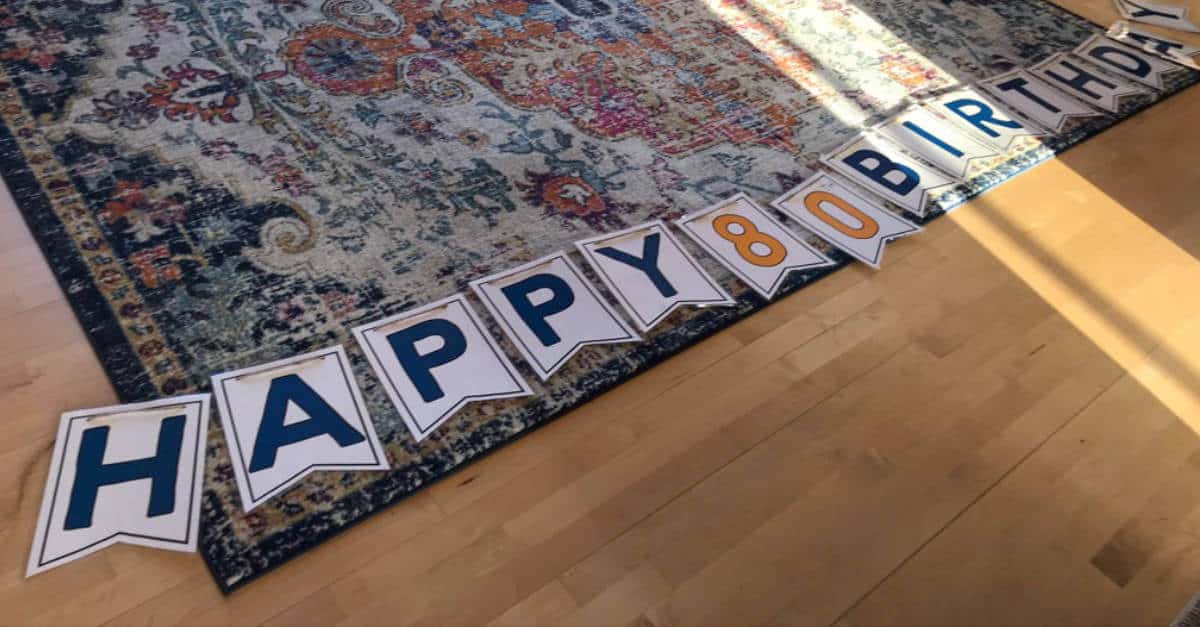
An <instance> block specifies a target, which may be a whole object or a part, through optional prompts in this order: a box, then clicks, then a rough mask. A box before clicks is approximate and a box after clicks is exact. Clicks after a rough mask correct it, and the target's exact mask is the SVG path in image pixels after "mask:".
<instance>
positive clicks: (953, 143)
mask: <svg viewBox="0 0 1200 627" xmlns="http://www.w3.org/2000/svg"><path fill="white" fill-rule="evenodd" d="M873 131H874V132H875V133H876V134H877V135H878V136H880V137H882V138H884V139H886V140H888V141H890V142H892V143H893V144H896V145H897V146H899V147H900V148H901V149H903V150H906V151H908V152H910V153H912V154H915V155H917V156H919V157H921V158H922V159H924V160H925V161H926V162H928V163H929V164H931V165H933V166H935V167H937V168H938V169H939V170H941V171H942V172H945V173H947V174H949V175H950V176H953V177H955V178H960V179H961V178H965V177H966V176H967V172H969V171H970V170H971V165H972V164H973V163H975V162H977V161H979V160H980V159H987V158H989V157H994V156H995V155H996V154H997V152H998V151H997V150H996V148H995V147H994V146H992V145H990V144H985V143H982V142H979V141H976V140H975V139H973V138H971V137H970V136H968V135H967V134H966V133H964V132H962V131H960V130H959V127H958V126H956V125H955V124H954V123H952V122H951V121H950V120H947V119H946V118H944V117H942V116H940V115H938V114H935V113H934V112H932V111H930V110H928V109H925V108H923V107H909V108H908V109H905V110H904V111H901V112H900V113H899V114H897V115H896V116H895V117H893V118H892V119H890V120H888V121H886V122H884V123H883V124H881V125H879V126H877V127H875V128H874V129H873Z"/></svg>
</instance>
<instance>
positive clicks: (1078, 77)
mask: <svg viewBox="0 0 1200 627" xmlns="http://www.w3.org/2000/svg"><path fill="white" fill-rule="evenodd" d="M1059 65H1061V66H1062V67H1065V68H1067V69H1068V70H1073V71H1074V72H1075V78H1067V77H1065V76H1063V75H1061V74H1058V73H1056V72H1054V71H1050V70H1047V71H1046V76H1049V77H1050V78H1053V79H1054V80H1056V81H1058V82H1060V83H1062V84H1064V85H1068V86H1070V87H1074V88H1075V90H1076V91H1078V92H1079V93H1082V94H1087V95H1088V96H1090V97H1092V98H1094V99H1096V100H1099V99H1100V98H1102V97H1103V96H1101V95H1100V94H1097V93H1096V92H1093V91H1090V90H1089V89H1088V85H1090V84H1092V83H1098V84H1100V85H1104V86H1105V87H1107V88H1108V89H1116V88H1117V86H1116V85H1114V84H1112V83H1110V82H1108V81H1106V80H1104V79H1103V78H1100V77H1099V76H1096V75H1095V74H1092V73H1090V72H1088V71H1087V70H1085V69H1083V68H1081V67H1079V66H1078V65H1075V64H1074V63H1071V62H1070V61H1060V62H1059Z"/></svg>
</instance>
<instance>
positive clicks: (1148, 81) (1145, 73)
mask: <svg viewBox="0 0 1200 627" xmlns="http://www.w3.org/2000/svg"><path fill="white" fill-rule="evenodd" d="M1075 54H1076V55H1078V56H1081V57H1083V58H1085V59H1087V60H1088V61H1091V62H1092V63H1094V64H1096V65H1098V66H1100V67H1101V68H1104V69H1105V70H1108V71H1110V72H1113V73H1115V74H1119V75H1121V76H1123V77H1125V78H1127V79H1129V80H1131V81H1135V82H1138V83H1141V84H1143V85H1146V86H1148V87H1153V88H1154V89H1165V88H1166V86H1167V78H1168V77H1169V76H1170V75H1172V74H1176V73H1182V72H1186V71H1187V70H1186V69H1184V68H1181V67H1179V66H1178V65H1176V64H1174V63H1170V62H1168V61H1164V60H1163V59H1160V58H1158V57H1157V56H1155V55H1152V54H1149V53H1146V52H1142V51H1141V50H1138V49H1137V48H1131V47H1129V46H1126V45H1125V44H1122V43H1117V42H1116V41H1113V40H1112V39H1109V38H1108V37H1105V36H1103V35H1093V36H1092V37H1091V38H1089V39H1088V40H1087V41H1085V42H1083V43H1082V44H1080V45H1079V47H1078V48H1076V49H1075Z"/></svg>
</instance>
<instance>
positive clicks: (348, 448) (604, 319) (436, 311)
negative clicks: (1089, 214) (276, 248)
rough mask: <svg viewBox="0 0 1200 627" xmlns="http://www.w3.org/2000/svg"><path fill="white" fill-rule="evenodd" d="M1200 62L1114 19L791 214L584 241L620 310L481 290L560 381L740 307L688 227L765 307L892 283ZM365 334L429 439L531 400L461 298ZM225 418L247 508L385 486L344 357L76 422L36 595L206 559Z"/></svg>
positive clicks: (1127, 0)
mask: <svg viewBox="0 0 1200 627" xmlns="http://www.w3.org/2000/svg"><path fill="white" fill-rule="evenodd" d="M1115 2H1116V3H1117V5H1118V7H1119V8H1120V10H1121V12H1122V15H1124V16H1125V18H1126V19H1128V20H1134V21H1139V22H1145V23H1149V24H1154V25H1158V26H1171V27H1173V28H1179V29H1181V30H1192V31H1195V30H1196V27H1195V26H1194V25H1192V24H1191V22H1190V21H1189V20H1188V15H1187V11H1186V9H1181V8H1179V7H1171V6H1168V5H1161V4H1151V3H1146V2H1133V1H1131V0H1115ZM1198 60H1200V49H1197V48H1195V47H1191V46H1188V45H1185V44H1183V43H1180V42H1176V41H1173V40H1171V39H1166V38H1163V37H1160V36H1158V35H1155V34H1153V33H1151V32H1147V31H1144V30H1141V29H1139V28H1137V27H1134V26H1131V25H1130V24H1128V23H1127V22H1118V23H1117V24H1115V25H1114V26H1113V27H1112V28H1111V29H1110V30H1109V31H1108V33H1107V35H1106V36H1101V35H1097V36H1095V37H1092V38H1091V39H1089V40H1087V41H1086V42H1084V43H1083V44H1081V45H1080V46H1079V47H1078V48H1076V49H1075V50H1073V51H1072V52H1070V53H1060V54H1057V55H1054V56H1052V57H1050V58H1048V59H1046V60H1044V61H1042V62H1041V63H1038V64H1036V65H1034V66H1033V67H1030V68H1026V69H1017V70H1013V71H1010V72H1007V73H1005V74H1002V75H1000V76H996V77H993V78H990V79H987V80H984V81H980V82H978V83H976V84H975V85H974V86H959V87H956V88H953V89H950V90H948V91H944V92H941V93H938V94H934V95H930V96H926V97H923V98H921V99H919V100H918V101H915V102H910V103H909V104H908V106H906V107H905V108H904V109H903V110H901V111H900V112H899V113H897V114H896V115H894V116H893V117H891V118H890V119H888V120H886V121H885V122H883V123H881V124H878V125H875V126H872V127H870V128H866V129H864V130H863V131H862V132H861V133H860V134H859V135H858V136H857V137H855V138H854V139H853V140H851V141H849V142H847V143H845V144H843V145H841V146H839V147H837V148H835V149H834V150H832V151H830V152H829V153H828V154H826V155H825V156H824V157H823V158H822V160H821V163H822V164H823V167H824V170H821V171H818V173H816V174H815V175H813V176H811V177H809V178H808V179H807V180H806V181H805V182H804V183H803V184H801V185H799V186H798V187H796V188H794V189H792V190H790V191H788V192H787V193H785V194H783V195H782V196H780V197H779V198H777V199H776V200H774V201H773V202H772V203H771V207H772V208H773V210H774V211H772V210H771V209H768V208H764V207H762V206H759V205H758V204H756V203H755V202H754V201H753V200H751V199H750V198H749V197H748V196H746V195H744V194H736V195H734V196H733V197H731V198H727V199H725V200H723V201H721V202H718V203H716V204H714V205H712V206H711V207H708V208H705V209H702V210H699V211H695V212H692V213H688V214H686V215H684V216H683V217H681V218H679V219H678V220H676V221H675V222H674V223H673V224H672V225H668V224H667V223H664V222H662V221H654V222H648V223H646V224H642V225H639V226H635V227H633V228H629V229H625V230H623V231H619V232H615V233H607V234H604V235H599V236H596V237H591V238H588V239H584V240H580V241H578V242H576V243H575V247H576V249H577V251H578V253H579V254H580V255H581V256H582V258H583V259H584V260H585V261H586V262H587V264H588V265H589V266H590V267H591V269H592V270H593V271H594V274H595V276H596V277H598V279H599V281H600V283H602V285H603V287H604V288H606V289H607V291H608V292H609V293H610V294H611V295H612V296H613V297H614V299H615V300H616V304H615V305H614V304H613V303H610V302H609V301H608V299H607V298H605V296H604V295H603V294H602V293H601V291H600V290H599V289H598V287H597V285H595V284H594V283H593V282H592V281H590V280H589V279H588V278H587V276H586V275H585V274H584V272H583V270H582V269H581V268H580V266H578V265H577V264H576V263H575V262H574V261H572V259H571V257H570V256H569V254H568V252H567V251H559V252H555V253H553V254H550V255H547V256H545V257H542V258H541V259H537V260H534V261H531V262H529V263H527V264H524V265H522V266H519V267H516V268H511V269H509V270H506V271H503V272H499V273H497V274H493V275H491V276H487V277H483V278H480V279H477V280H475V281H473V282H471V284H470V287H471V291H472V292H473V293H474V295H475V296H476V297H477V298H478V299H479V301H480V302H482V304H483V306H484V309H485V310H486V311H487V313H488V314H489V315H490V316H491V317H492V318H493V319H494V320H495V321H496V322H497V323H498V326H499V328H500V329H501V330H502V331H503V334H504V336H505V337H506V339H507V340H508V341H509V342H511V344H512V345H513V346H514V347H515V348H516V349H517V350H518V352H519V353H520V355H521V357H522V359H523V360H524V361H525V363H526V364H528V366H529V367H530V368H531V369H532V370H533V371H534V372H535V373H536V374H537V376H538V377H540V378H541V379H542V380H546V379H549V378H550V377H552V376H554V374H555V372H557V371H558V370H559V369H560V368H561V367H562V366H563V365H564V364H565V363H567V361H568V360H570V359H571V358H572V357H573V356H574V355H575V354H576V353H578V352H579V351H580V350H581V349H583V348H584V347H586V346H590V345H594V344H614V343H624V342H639V341H641V336H640V334H639V333H646V332H649V331H651V330H652V329H653V328H654V327H655V326H656V325H658V324H660V323H661V322H662V321H663V320H665V319H666V318H667V317H668V316H669V315H670V314H671V313H672V312H673V311H675V310H676V309H678V308H680V307H725V306H731V305H733V304H734V300H733V299H732V298H731V297H730V295H729V294H728V293H727V292H726V291H725V290H724V289H723V288H722V287H721V285H720V284H719V283H718V282H717V281H716V280H714V279H713V278H712V277H711V276H709V275H708V273H706V272H705V271H704V269H703V268H702V266H701V265H700V263H699V262H698V261H697V259H696V258H695V257H694V256H693V254H692V253H691V252H689V251H688V249H687V248H685V247H684V245H683V243H682V241H681V240H680V239H678V238H677V237H676V235H675V234H674V233H673V231H672V227H674V229H675V230H677V231H678V232H680V233H682V234H683V235H685V236H686V237H687V238H688V239H689V240H691V241H692V242H694V243H695V244H697V245H698V247H699V248H700V249H702V250H703V251H704V252H705V253H706V254H707V255H709V256H711V257H712V258H713V259H715V260H716V261H717V262H719V263H720V264H721V265H723V266H724V267H725V268H727V269H728V270H729V271H730V272H732V273H733V274H734V275H736V276H737V278H738V279H739V280H741V281H742V282H743V283H745V284H746V285H748V286H749V287H751V288H752V289H753V290H754V291H755V292H756V293H758V294H759V295H760V296H761V297H762V298H764V299H767V300H770V299H771V298H773V297H775V295H776V294H777V293H778V292H779V289H780V288H781V286H782V285H783V284H784V281H785V279H787V277H788V276H789V275H790V274H792V273H793V272H797V271H805V270H811V269H815V268H823V267H829V266H833V265H836V262H835V261H834V260H832V259H830V258H829V257H828V256H827V255H826V254H825V253H823V252H822V249H823V248H825V247H826V246H827V247H832V248H835V249H837V250H840V251H842V252H844V253H845V254H846V255H848V256H850V257H852V258H854V259H857V260H859V261H861V262H863V263H865V264H867V265H869V266H871V267H874V268H879V267H881V266H882V264H883V257H884V250H885V248H886V246H887V244H888V243H889V242H891V241H894V240H896V239H898V238H901V237H907V236H911V235H915V234H917V233H920V232H921V228H920V227H919V226H917V225H916V224H914V221H913V220H914V218H915V219H919V218H923V217H925V216H927V215H929V214H930V212H931V211H934V210H936V209H939V208H940V207H939V206H938V202H937V201H938V198H939V196H940V195H941V194H943V193H944V192H946V191H949V190H951V189H953V188H955V187H957V186H959V185H961V184H962V183H964V182H965V181H966V180H968V179H970V178H972V177H973V176H974V175H975V174H978V173H981V172H983V171H986V169H987V168H988V167H989V164H991V165H994V164H996V163H997V161H998V160H1001V161H1006V160H1007V159H1008V156H1009V155H1010V153H1011V152H1012V151H1013V150H1014V149H1019V147H1020V146H1021V145H1022V142H1026V141H1027V140H1035V141H1040V140H1042V139H1046V138H1050V137H1054V136H1056V135H1061V134H1064V133H1067V132H1070V131H1071V130H1072V129H1075V128H1077V127H1078V126H1079V124H1080V123H1081V122H1083V121H1085V120H1087V119H1089V118H1094V117H1098V116H1105V115H1108V114H1110V113H1117V112H1119V111H1120V110H1121V107H1122V106H1123V105H1124V104H1125V103H1126V102H1127V101H1129V100H1130V99H1137V98H1144V97H1146V96H1147V95H1149V94H1151V93H1153V92H1155V91H1158V90H1162V89H1164V88H1165V87H1166V85H1167V83H1168V81H1170V80H1171V79H1172V78H1173V77H1175V76H1176V75H1177V74H1180V73H1186V72H1188V71H1189V68H1190V69H1200V66H1198V63H1197V62H1198ZM1025 145H1028V144H1027V143H1026V144H1025ZM776 212H777V213H776ZM780 216H782V219H781V218H780ZM820 242H825V245H823V246H818V245H817V244H819V243H820ZM627 319H628V320H630V321H632V322H633V324H630V322H628V321H627ZM353 335H354V338H355V340H356V341H357V342H358V345H359V347H360V348H361V349H362V351H363V353H364V354H365V355H366V358H367V362H368V363H369V364H370V367H371V369H372V371H373V372H374V374H375V376H376V377H378V379H379V380H380V382H382V383H383V388H384V390H385V391H386V393H387V396H388V398H389V399H390V400H391V402H392V404H393V405H394V406H395V408H396V411H397V412H398V413H399V414H400V417H401V419H402V420H403V421H404V424H405V426H406V427H408V430H409V432H410V433H411V434H412V437H413V439H414V440H415V441H417V442H419V441H421V440H423V439H424V438H426V437H428V436H429V435H430V434H431V433H433V432H434V431H435V430H436V429H437V428H438V427H439V426H440V425H442V424H444V423H445V422H446V421H447V420H449V419H450V418H451V417H453V416H454V415H455V413H456V412H458V411H459V410H461V409H462V408H463V407H464V406H466V405H467V404H469V403H472V402H476V401H484V400H495V399H508V398H519V397H524V396H530V395H533V394H534V392H533V390H532V388H531V387H530V385H529V383H528V382H527V381H526V380H525V378H524V377H523V376H521V374H520V373H519V372H518V370H517V368H516V367H515V366H514V365H513V362H512V360H511V359H510V358H509V356H508V355H507V354H506V353H505V351H504V350H503V349H502V348H501V345H500V343H499V342H498V341H497V338H495V337H493V336H492V334H491V333H489V331H488V328H487V326H486V325H485V324H484V322H483V320H482V319H481V318H480V315H479V313H478V312H477V311H476V310H475V309H474V308H473V307H472V306H471V304H470V303H469V302H468V300H467V298H466V295H465V294H462V293H459V294H455V295H453V296H450V297H448V298H445V299H442V300H439V301H437V302H434V303H430V304H427V305H424V306H422V307H417V308H414V309H411V310H409V311H405V312H403V313H400V314H398V315H394V316H391V317H388V318H384V319H382V320H378V321H375V322H372V323H370V324H366V325H363V326H360V327H357V328H355V329H353ZM210 402H215V404H216V406H217V411H218V412H219V413H220V416H221V426H222V431H223V433H224V436H225V439H226V443H227V445H228V448H229V451H230V455H231V457H232V460H233V468H234V476H235V479H236V481H237V486H238V491H239V494H240V496H241V501H242V507H243V509H244V510H245V511H250V510H252V509H254V508H255V507H257V506H259V505H261V504H262V503H263V502H265V501H267V500H269V499H271V498H272V497H274V496H276V495H278V494H280V493H281V492H284V491H285V490H287V489H288V488H289V487H291V486H293V485H294V484H295V483H296V482H298V481H300V480H301V479H303V478H304V477H305V476H306V475H308V474H310V473H312V472H316V471H321V470H338V471H370V470H387V469H388V468H389V464H388V460H387V458H386V456H385V454H384V450H383V446H381V444H380V442H379V438H378V437H377V435H376V433H375V428H374V424H373V423H372V421H371V417H370V415H369V414H368V412H367V407H366V404H365V403H364V401H363V397H362V393H361V391H360V390H359V387H358V385H357V383H356V382H355V379H354V376H353V374H352V372H351V368H350V360H349V358H348V357H347V355H346V351H345V349H344V347H342V346H340V345H339V346H334V347H330V348H326V349H323V350H319V351H315V352H312V353H308V354H305V355H298V356H295V357H292V358H290V359H284V360H281V361H276V362H272V363H268V364H262V365H259V366H254V367H250V368H245V369H242V370H237V371H233V372H224V373H219V374H216V375H213V377H212V393H211V394H194V395H189V396H181V397H176V398H169V399H165V400H159V401H153V402H149V403H137V404H129V405H121V406H116V407H103V408H99V409H90V410H83V411H74V412H68V413H66V414H63V416H62V418H61V420H60V423H59V428H58V436H57V439H56V441H55V446H54V453H53V456H52V458H51V461H50V473H49V475H48V476H47V478H46V488H45V493H44V496H43V500H42V507H41V512H40V515H39V517H38V524H37V529H36V532H35V535H34V540H33V548H32V550H31V552H30V556H29V565H28V568H27V571H26V576H27V577H28V576H32V575H35V574H37V573H40V572H43V571H46V570H49V569H51V568H54V567H56V566H59V565H62V564H65V563H68V562H70V561H73V560H76V559H79V558H81V557H84V556H86V555H88V554H90V553H93V552H95V551H98V550H100V549H102V548H104V547H106V546H109V545H111V544H114V543H116V542H127V543H130V544H138V545H142V546H149V547H156V548H163V549H171V550H176V551H192V552H194V551H195V550H196V538H197V531H198V525H199V516H200V489H201V477H202V476H203V470H204V467H203V464H204V457H205V455H204V452H205V435H206V433H207V429H208V419H209V410H210V408H209V403H210Z"/></svg>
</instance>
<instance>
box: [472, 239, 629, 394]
mask: <svg viewBox="0 0 1200 627" xmlns="http://www.w3.org/2000/svg"><path fill="white" fill-rule="evenodd" d="M471 289H472V290H474V291H475V294H476V295H477V296H479V299H480V300H481V301H483V304H484V306H485V307H487V310H488V311H489V312H491V314H492V316H493V317H495V319H496V321H497V322H499V323H500V326H501V328H503V329H504V332H505V333H506V334H507V335H508V337H509V339H511V340H512V341H513V344H515V345H516V347H517V349H518V350H520V351H521V355H523V356H524V357H525V360H526V361H527V362H528V363H529V365H530V366H531V367H532V368H533V370H534V372H536V373H537V374H538V376H539V377H541V379H542V380H543V381H545V380H546V379H549V378H550V376H551V375H553V374H554V373H555V372H556V371H558V369H559V368H562V367H563V365H564V364H566V363H567V360H569V359H570V358H571V357H572V356H574V355H575V353H578V352H579V351H580V350H581V349H582V348H583V347H585V346H591V345H593V344H620V343H624V342H637V341H640V340H641V338H640V337H639V336H638V334H637V332H636V331H634V330H633V328H632V327H630V326H629V323H627V322H625V319H624V318H622V317H621V316H620V314H618V313H617V312H616V311H615V310H614V309H613V308H612V306H610V305H609V304H608V302H607V301H605V300H604V298H603V297H602V296H601V295H600V292H598V291H597V290H596V288H595V287H593V286H592V284H591V282H590V281H588V280H587V279H586V278H584V276H583V273H582V272H581V271H580V270H579V268H577V267H576V266H575V264H574V263H572V262H571V260H570V258H568V257H567V253H565V252H561V251H560V252H557V253H554V254H551V255H548V256H546V257H542V258H541V259H537V260H535V261H531V262H529V263H527V264H525V265H522V266H518V267H516V268H512V269H511V270H507V271H504V272H501V273H498V274H493V275H491V276H489V277H484V278H482V279H478V280H475V281H472V282H471Z"/></svg>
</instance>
